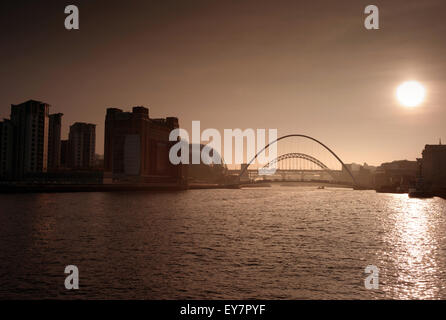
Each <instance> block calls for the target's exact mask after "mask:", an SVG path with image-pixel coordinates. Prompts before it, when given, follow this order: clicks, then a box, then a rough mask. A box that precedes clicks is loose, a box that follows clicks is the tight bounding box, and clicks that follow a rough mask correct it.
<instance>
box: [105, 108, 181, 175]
mask: <svg viewBox="0 0 446 320" xmlns="http://www.w3.org/2000/svg"><path fill="white" fill-rule="evenodd" d="M178 126H179V124H178V119H177V118H174V117H168V118H165V119H151V118H150V117H149V109H147V108H144V107H142V106H137V107H133V110H132V112H123V111H122V110H121V109H117V108H108V109H107V115H106V118H105V145H104V170H105V172H109V173H112V177H113V179H114V180H115V181H116V180H125V181H133V182H154V181H166V178H168V179H167V180H169V179H170V180H179V179H180V177H181V168H180V166H174V165H172V164H171V163H170V161H169V150H170V147H171V146H172V144H173V143H174V142H171V141H169V134H170V132H171V131H172V130H173V129H175V128H178Z"/></svg>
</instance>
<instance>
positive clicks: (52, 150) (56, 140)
mask: <svg viewBox="0 0 446 320" xmlns="http://www.w3.org/2000/svg"><path fill="white" fill-rule="evenodd" d="M62 116H63V114H62V113H55V114H50V116H49V119H50V126H49V130H48V169H49V170H52V169H53V170H54V169H58V168H59V167H60V134H61V129H62Z"/></svg>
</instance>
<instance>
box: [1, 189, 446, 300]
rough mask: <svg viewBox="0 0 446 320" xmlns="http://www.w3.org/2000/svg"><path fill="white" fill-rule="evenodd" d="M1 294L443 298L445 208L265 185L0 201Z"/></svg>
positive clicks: (437, 202) (398, 198) (434, 202)
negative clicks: (71, 279) (69, 282)
mask: <svg viewBox="0 0 446 320" xmlns="http://www.w3.org/2000/svg"><path fill="white" fill-rule="evenodd" d="M67 265H76V266H77V267H78V269H79V286H80V288H79V290H66V289H65V287H64V280H65V277H66V276H67V275H66V274H65V273H64V269H65V266H67ZM368 265H374V266H376V267H377V268H378V269H379V288H378V289H375V290H368V289H366V288H365V286H364V279H365V278H366V277H367V274H365V273H364V269H365V267H366V266H368ZM0 298H2V299H17V298H20V299H42V298H54V299H73V298H80V299H109V298H110V299H251V298H256V299H440V298H441V299H446V200H443V199H440V198H432V199H410V198H408V197H407V195H406V194H379V193H375V192H374V191H354V190H351V189H342V188H339V189H337V188H326V189H324V190H318V189H317V188H316V187H313V186H311V187H309V186H307V187H303V186H288V187H286V186H278V185H274V186H273V187H271V188H255V189H241V190H236V189H222V190H218V189H211V190H188V191H181V192H171V193H170V192H166V193H146V192H136V193H128V192H127V193H126V192H123V193H59V194H8V195H5V194H3V195H0Z"/></svg>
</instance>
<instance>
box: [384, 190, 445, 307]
mask: <svg viewBox="0 0 446 320" xmlns="http://www.w3.org/2000/svg"><path fill="white" fill-rule="evenodd" d="M393 197H394V199H393V201H392V203H391V204H390V205H393V206H394V207H393V210H392V211H393V212H394V215H393V217H392V218H393V219H394V222H395V224H394V228H393V230H391V232H390V233H389V234H388V236H389V238H388V241H389V242H390V243H393V245H392V249H391V250H392V251H391V252H389V253H388V254H389V256H390V257H391V259H392V260H393V261H392V262H393V269H394V271H393V276H394V277H396V278H397V279H396V286H393V288H392V290H391V291H392V296H394V297H395V298H399V299H429V298H433V297H435V296H437V293H438V290H439V288H438V287H434V286H432V285H429V286H427V284H428V283H430V284H432V282H433V281H435V277H437V275H438V270H437V269H438V266H437V263H436V258H435V255H436V253H437V250H438V243H437V241H436V237H435V229H436V225H435V223H434V221H436V220H434V219H432V216H433V215H435V214H436V212H434V211H433V210H432V209H433V208H432V206H433V203H432V201H430V200H426V199H408V198H407V195H393ZM390 276H392V275H390Z"/></svg>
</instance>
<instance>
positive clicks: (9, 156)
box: [0, 119, 14, 179]
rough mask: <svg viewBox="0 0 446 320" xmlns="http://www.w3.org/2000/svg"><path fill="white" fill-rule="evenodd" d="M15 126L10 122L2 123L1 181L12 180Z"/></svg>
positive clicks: (0, 135)
mask: <svg viewBox="0 0 446 320" xmlns="http://www.w3.org/2000/svg"><path fill="white" fill-rule="evenodd" d="M13 142H14V126H13V124H12V123H11V121H10V120H8V119H5V120H3V121H0V179H10V178H12V173H13V171H12V169H13V168H12V164H13V155H14V154H13V151H14V149H13Z"/></svg>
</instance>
